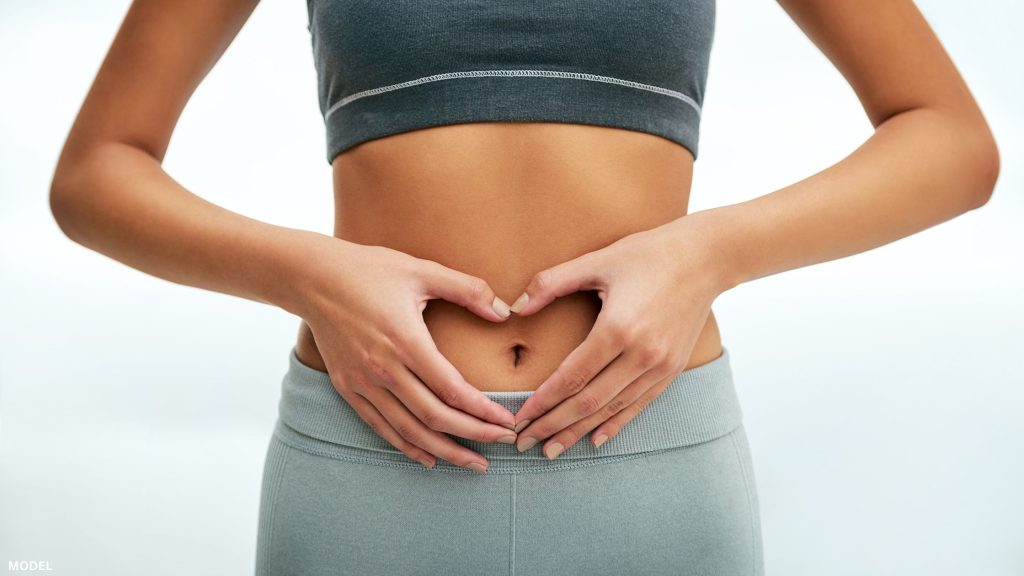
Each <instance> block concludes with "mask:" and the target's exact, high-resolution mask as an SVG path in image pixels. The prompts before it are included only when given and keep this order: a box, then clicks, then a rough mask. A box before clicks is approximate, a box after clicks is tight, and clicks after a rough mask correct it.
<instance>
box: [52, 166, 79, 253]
mask: <svg viewBox="0 0 1024 576" xmlns="http://www.w3.org/2000/svg"><path fill="white" fill-rule="evenodd" d="M70 180H71V178H70V177H69V176H68V174H67V170H66V169H61V168H58V169H57V170H56V171H55V172H54V174H53V178H52V179H51V181H50V193H49V204H50V214H51V215H52V216H53V220H54V221H55V222H56V223H57V227H58V228H59V229H60V231H61V232H63V233H64V235H65V236H67V237H68V238H69V239H71V240H72V241H75V242H77V240H76V238H77V234H76V232H75V227H74V225H73V221H74V216H75V208H74V206H73V205H72V203H71V199H72V198H73V196H74V192H73V190H72V186H71V185H70V184H69V183H68V182H69V181H70Z"/></svg>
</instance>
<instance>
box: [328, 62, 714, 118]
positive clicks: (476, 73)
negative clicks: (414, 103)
mask: <svg viewBox="0 0 1024 576" xmlns="http://www.w3.org/2000/svg"><path fill="white" fill-rule="evenodd" d="M481 76H541V77H549V78H569V79H576V80H590V81H594V82H607V83H609V84H619V85H622V86H628V87H630V88H637V89H640V90H650V91H651V92H657V93H658V94H664V95H666V96H671V97H673V98H677V99H679V100H682V101H683V102H685V103H687V104H689V105H690V106H691V107H693V109H694V110H696V111H697V114H700V105H699V104H697V102H696V101H695V100H694V99H693V98H690V97H689V96H687V95H686V94H683V93H682V92H677V91H675V90H669V89H668V88H662V87H660V86H652V85H650V84H642V83H640V82H633V81H632V80H622V79H620V78H612V77H611V76H599V75H597V74H587V73H585V72H562V71H558V70H469V71H466V72H446V73H444V74H435V75H433V76H424V77H423V78H417V79H415V80H409V81H408V82H400V83H398V84H390V85H388V86H381V87H379V88H372V89H370V90H363V91H362V92H356V93H355V94H352V95H350V96H346V97H345V98H342V99H341V101H340V102H338V103H336V104H334V105H333V106H331V107H330V108H329V109H328V110H327V112H326V113H325V114H324V120H327V118H328V117H329V116H330V115H331V114H333V113H334V112H335V111H337V110H338V109H339V108H341V107H342V106H344V105H346V104H348V103H350V102H352V101H354V100H358V99H359V98H364V97H366V96H374V95H376V94H381V93H383V92H390V91H392V90H399V89H402V88H408V87H410V86H416V85H419V84H425V83H427V82H436V81H438V80H451V79H453V78H473V77H481Z"/></svg>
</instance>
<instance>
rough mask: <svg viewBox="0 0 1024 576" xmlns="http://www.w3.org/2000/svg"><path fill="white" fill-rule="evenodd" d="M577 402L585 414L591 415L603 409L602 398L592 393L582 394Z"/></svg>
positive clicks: (581, 412) (581, 411) (582, 413)
mask: <svg viewBox="0 0 1024 576" xmlns="http://www.w3.org/2000/svg"><path fill="white" fill-rule="evenodd" d="M577 403H578V405H579V410H580V414H581V415H583V416H589V415H590V414H593V413H594V412H597V411H598V410H600V409H601V400H600V399H599V398H597V397H596V396H592V395H590V394H586V395H580V396H579V400H577Z"/></svg>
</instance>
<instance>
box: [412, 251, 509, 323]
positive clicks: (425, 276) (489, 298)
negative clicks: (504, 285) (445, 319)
mask: <svg viewBox="0 0 1024 576" xmlns="http://www.w3.org/2000/svg"><path fill="white" fill-rule="evenodd" d="M421 280H422V281H423V286H424V290H425V292H426V295H427V299H428V300H429V299H431V298H441V299H443V300H447V301H449V302H452V303H454V304H458V305H460V306H462V307H464V308H466V309H468V310H469V311H471V312H473V313H474V314H476V315H477V316H480V317H481V318H484V319H485V320H493V321H501V320H504V319H506V318H508V317H509V316H510V315H511V312H509V306H508V304H506V303H505V302H504V301H503V300H502V299H501V298H498V296H497V295H496V294H495V293H494V290H492V289H491V286H490V284H488V283H487V281H486V280H484V279H483V278H479V277H477V276H473V275H470V274H466V273H465V272H459V271H458V270H453V269H451V268H449V267H447V266H445V265H444V264H441V263H440V262H436V261H434V260H424V268H423V271H422V274H421ZM425 306H426V302H424V303H423V305H422V306H421V310H422V308H423V307H425Z"/></svg>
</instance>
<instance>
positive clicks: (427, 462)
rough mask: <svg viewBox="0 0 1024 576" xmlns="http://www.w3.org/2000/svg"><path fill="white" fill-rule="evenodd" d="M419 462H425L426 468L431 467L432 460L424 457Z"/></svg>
mask: <svg viewBox="0 0 1024 576" xmlns="http://www.w3.org/2000/svg"><path fill="white" fill-rule="evenodd" d="M419 463H420V464H423V467H424V468H430V460H427V459H426V458H423V459H422V460H420V461H419Z"/></svg>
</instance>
